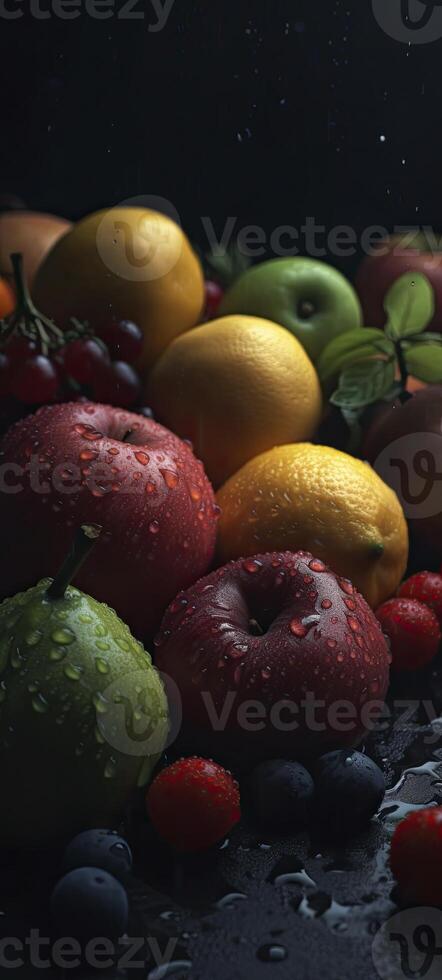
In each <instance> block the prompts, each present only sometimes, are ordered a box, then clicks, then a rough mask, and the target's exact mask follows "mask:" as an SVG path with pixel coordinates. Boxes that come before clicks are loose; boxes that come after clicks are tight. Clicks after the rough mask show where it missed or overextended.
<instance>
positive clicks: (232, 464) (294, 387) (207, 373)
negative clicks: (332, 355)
mask: <svg viewBox="0 0 442 980" xmlns="http://www.w3.org/2000/svg"><path fill="white" fill-rule="evenodd" d="M148 403H149V404H150V405H152V408H153V409H154V411H155V413H156V416H157V417H158V420H159V421H161V422H163V423H164V424H165V425H167V426H168V427H169V428H170V429H172V430H173V431H174V432H177V433H178V435H180V436H182V437H183V438H188V439H190V440H191V441H192V443H193V445H194V449H195V452H196V454H197V456H199V457H200V458H201V459H202V461H203V463H204V466H205V468H206V471H207V473H208V476H209V478H210V479H211V480H212V481H213V483H214V484H215V485H216V486H219V485H220V484H221V483H222V482H223V481H224V480H225V479H226V478H227V477H228V476H230V475H231V474H232V473H234V472H235V471H236V470H237V469H238V468H239V467H240V466H242V465H243V463H245V462H247V460H249V459H251V458H252V457H253V456H256V455H257V454H258V453H260V452H263V451H264V450H265V449H270V447H272V446H275V445H281V444H282V443H285V442H288V441H291V442H295V441H296V440H298V439H309V438H310V437H311V436H312V435H313V433H314V431H315V429H316V427H317V425H318V423H319V420H320V415H321V391H320V386H319V381H318V377H317V374H316V371H315V368H314V367H313V364H312V363H311V361H310V360H309V357H308V355H307V354H306V353H305V350H304V348H303V347H302V346H301V344H300V343H299V341H298V340H296V338H295V337H293V335H292V334H290V333H289V331H288V330H285V329H284V327H280V326H279V325H277V324H276V323H272V322H270V320H262V319H259V318H258V317H249V316H228V317H222V318H221V319H220V320H212V321H211V322H210V323H205V324H203V325H202V326H200V327H196V328H195V329H194V330H190V331H189V332H188V333H186V334H183V335H182V336H181V337H178V338H177V339H176V340H174V341H173V343H172V344H171V345H170V347H169V348H168V349H167V350H166V351H165V353H164V354H163V356H162V357H161V358H160V360H159V361H158V362H157V364H156V365H155V367H154V370H153V372H152V375H151V377H150V380H149V387H148Z"/></svg>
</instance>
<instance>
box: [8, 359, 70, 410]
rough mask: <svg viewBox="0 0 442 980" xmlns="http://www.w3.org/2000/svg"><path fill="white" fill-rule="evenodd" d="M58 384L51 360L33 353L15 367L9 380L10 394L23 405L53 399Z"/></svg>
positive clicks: (42, 402)
mask: <svg viewBox="0 0 442 980" xmlns="http://www.w3.org/2000/svg"><path fill="white" fill-rule="evenodd" d="M58 384H59V380H58V374H57V371H56V369H55V367H54V365H53V363H52V361H50V360H49V358H48V357H44V355H43V354H35V355H34V356H33V357H29V358H28V360H27V361H25V362H24V364H22V365H21V367H19V368H17V371H16V373H15V374H14V376H13V378H12V381H11V394H12V395H14V396H15V398H18V400H19V401H20V402H23V403H24V404H25V405H42V404H44V403H45V402H52V401H54V398H55V396H56V394H57V391H58Z"/></svg>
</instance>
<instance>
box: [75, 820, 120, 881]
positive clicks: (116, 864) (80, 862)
mask: <svg viewBox="0 0 442 980" xmlns="http://www.w3.org/2000/svg"><path fill="white" fill-rule="evenodd" d="M91 867H92V868H103V870H104V871H108V872H109V874H111V875H116V876H117V877H118V876H119V875H121V874H124V873H125V872H126V871H130V870H131V868H132V852H131V849H130V847H129V844H128V843H127V841H125V840H124V837H120V836H119V835H118V834H117V833H116V831H115V830H85V831H83V833H82V834H78V837H74V839H73V840H72V841H71V842H70V844H68V846H67V848H66V850H65V853H64V857H63V864H62V868H63V871H72V870H73V869H74V868H91Z"/></svg>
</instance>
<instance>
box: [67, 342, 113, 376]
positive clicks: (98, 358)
mask: <svg viewBox="0 0 442 980" xmlns="http://www.w3.org/2000/svg"><path fill="white" fill-rule="evenodd" d="M61 356H62V357H63V362H64V369H65V372H66V374H68V375H69V376H70V377H71V378H73V379H74V381H77V382H78V384H80V385H89V384H91V383H92V382H93V381H94V380H95V378H96V377H97V374H99V373H100V372H101V371H103V370H105V369H106V366H107V365H108V364H109V354H108V352H107V350H106V349H105V348H104V347H102V346H101V345H100V344H98V343H97V341H96V340H93V338H92V337H86V338H79V339H78V340H72V341H71V343H70V344H67V345H66V347H63V348H62V351H61Z"/></svg>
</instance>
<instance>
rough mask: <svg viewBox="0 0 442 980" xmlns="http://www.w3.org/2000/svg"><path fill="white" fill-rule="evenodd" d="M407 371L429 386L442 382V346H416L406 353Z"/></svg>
mask: <svg viewBox="0 0 442 980" xmlns="http://www.w3.org/2000/svg"><path fill="white" fill-rule="evenodd" d="M405 363H406V365H407V371H409V373H410V374H414V376H415V378H419V379H420V381H426V382H427V384H437V382H442V344H440V345H439V346H437V347H436V345H433V344H414V345H413V347H410V349H409V350H407V351H406V352H405Z"/></svg>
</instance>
